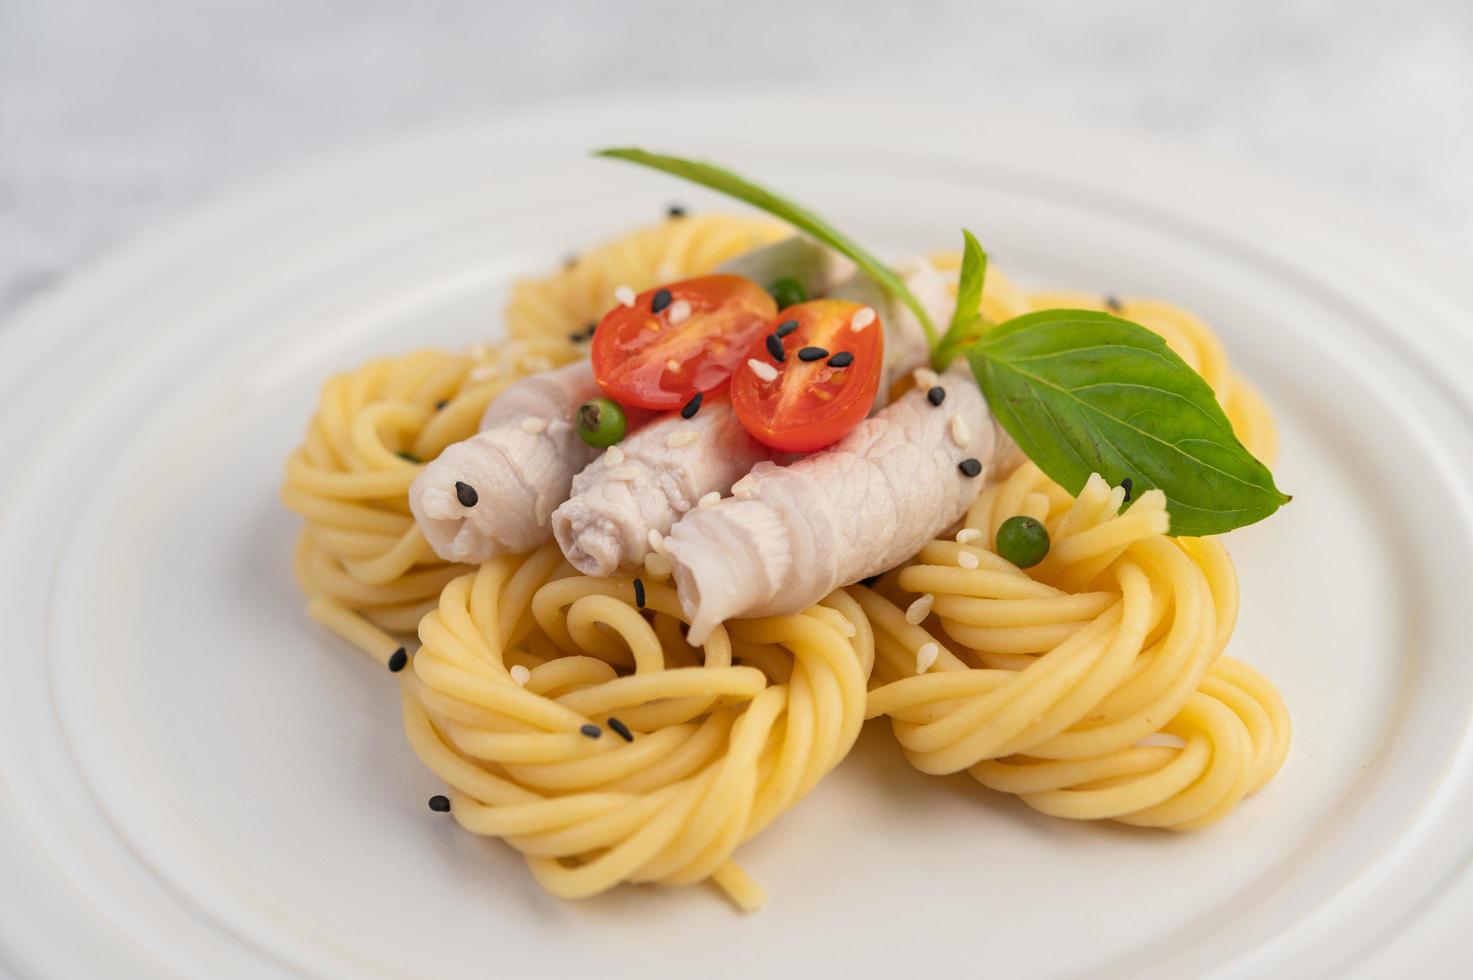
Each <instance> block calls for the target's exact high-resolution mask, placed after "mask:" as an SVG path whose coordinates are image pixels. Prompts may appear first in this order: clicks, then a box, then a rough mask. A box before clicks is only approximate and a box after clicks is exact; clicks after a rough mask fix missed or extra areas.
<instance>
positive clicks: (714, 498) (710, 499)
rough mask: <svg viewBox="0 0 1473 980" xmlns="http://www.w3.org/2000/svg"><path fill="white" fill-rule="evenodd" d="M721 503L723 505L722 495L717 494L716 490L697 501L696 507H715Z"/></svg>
mask: <svg viewBox="0 0 1473 980" xmlns="http://www.w3.org/2000/svg"><path fill="white" fill-rule="evenodd" d="M719 503H721V494H720V493H718V492H716V491H715V490H712V491H711V492H710V493H708V494H706V495H705V496H703V497H702V498H701V499H700V500H698V501H696V506H697V507H715V506H716V505H717V504H719Z"/></svg>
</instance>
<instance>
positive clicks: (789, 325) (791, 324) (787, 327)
mask: <svg viewBox="0 0 1473 980" xmlns="http://www.w3.org/2000/svg"><path fill="white" fill-rule="evenodd" d="M797 329H798V321H797V320H784V321H783V322H782V323H779V324H778V325H777V335H778V336H779V337H786V336H787V335H788V334H790V333H792V332H793V331H794V330H797Z"/></svg>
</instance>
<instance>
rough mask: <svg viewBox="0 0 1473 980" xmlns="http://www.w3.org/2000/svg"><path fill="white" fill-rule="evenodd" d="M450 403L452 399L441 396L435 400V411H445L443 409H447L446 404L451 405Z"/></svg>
mask: <svg viewBox="0 0 1473 980" xmlns="http://www.w3.org/2000/svg"><path fill="white" fill-rule="evenodd" d="M449 404H450V399H448V398H441V399H440V400H439V401H437V402H435V411H437V412H443V411H445V406H446V405H449Z"/></svg>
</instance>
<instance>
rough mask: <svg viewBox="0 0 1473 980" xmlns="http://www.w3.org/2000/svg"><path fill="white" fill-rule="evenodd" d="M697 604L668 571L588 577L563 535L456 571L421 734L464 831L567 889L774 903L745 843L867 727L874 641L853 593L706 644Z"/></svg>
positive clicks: (411, 698)
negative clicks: (645, 577) (745, 858)
mask: <svg viewBox="0 0 1473 980" xmlns="http://www.w3.org/2000/svg"><path fill="white" fill-rule="evenodd" d="M636 583H637V584H636ZM641 610H644V612H641ZM647 616H648V618H646V617H647ZM680 617H681V613H680V604H679V602H678V601H677V599H676V596H675V591H674V589H672V588H671V587H670V586H669V585H668V584H665V583H654V582H651V583H644V582H642V581H639V580H631V579H629V578H627V577H617V578H606V579H594V578H587V577H584V576H581V575H577V574H574V573H573V570H572V568H571V567H570V566H569V565H568V564H567V563H566V562H565V561H564V560H563V557H562V555H561V554H560V553H559V552H558V550H557V547H556V546H555V545H547V546H544V547H543V548H542V549H540V550H538V551H536V552H533V553H532V554H531V555H529V556H524V557H514V558H502V559H497V560H494V561H491V562H488V563H486V564H485V565H482V566H481V567H480V569H479V570H477V571H476V572H474V573H472V574H468V575H463V576H461V577H459V578H457V579H455V580H454V581H453V582H451V583H450V584H449V585H448V586H447V587H446V589H445V591H444V593H443V594H442V595H441V597H440V603H439V606H438V608H437V610H436V611H434V612H432V613H430V614H429V615H428V616H426V617H425V619H424V621H423V623H421V624H420V637H421V639H422V640H423V643H424V645H423V646H422V647H421V648H420V651H419V653H418V654H417V655H416V656H415V658H414V667H413V672H412V676H410V677H409V678H408V679H407V680H406V681H405V684H404V727H405V732H406V734H407V735H408V738H409V742H410V744H411V746H413V748H414V751H415V752H416V754H418V755H419V757H420V759H421V760H422V761H423V762H424V763H425V765H426V766H428V767H429V768H430V769H431V770H433V771H434V772H435V773H436V774H437V775H439V776H440V777H441V778H442V779H444V780H445V782H446V783H447V784H448V785H449V787H450V800H451V812H452V814H453V815H454V817H455V819H456V820H457V821H458V822H459V823H460V825H461V826H462V827H464V828H465V829H467V830H469V831H471V832H473V833H477V834H485V835H490V836H496V837H501V838H503V839H505V840H506V841H507V842H508V843H509V844H511V845H512V846H513V847H515V848H517V849H518V850H519V851H521V852H522V854H523V856H524V857H525V858H526V860H527V864H528V866H529V867H530V868H531V870H532V873H533V874H534V875H535V876H536V878H537V880H538V881H539V882H541V884H542V885H543V886H544V887H545V888H547V890H548V891H550V892H552V893H553V894H555V895H560V896H563V897H566V898H579V897H584V896H588V895H593V894H597V893H599V892H602V891H604V890H606V889H608V888H611V887H613V886H614V885H616V884H619V883H620V882H660V883H664V884H690V883H694V882H697V881H702V880H705V879H707V878H711V879H713V880H714V881H715V882H716V883H717V884H718V885H720V886H721V887H722V888H723V889H725V890H726V892H727V893H728V894H729V895H730V896H731V897H732V899H733V900H734V901H735V902H736V903H737V904H738V905H740V906H741V907H742V908H746V909H751V908H755V907H757V906H758V905H760V904H761V902H762V900H763V898H762V894H761V891H760V890H759V889H758V888H757V887H756V885H755V884H753V883H752V882H751V880H750V879H748V878H747V877H746V875H745V874H743V873H742V871H741V870H740V869H739V868H738V867H737V866H736V865H735V864H733V863H732V861H731V854H732V851H733V850H734V849H735V848H736V847H737V846H738V845H740V844H741V843H742V842H743V841H746V840H748V839H749V838H751V837H752V836H753V835H755V834H757V833H758V832H760V831H761V830H762V829H763V828H764V827H766V826H767V825H768V824H769V823H771V822H772V820H773V819H775V818H776V817H777V816H778V815H779V814H781V813H782V812H783V811H784V810H786V809H787V808H788V807H790V806H792V805H793V803H795V802H796V801H797V800H799V799H801V798H802V797H803V796H804V795H805V794H806V793H807V792H808V791H809V790H810V789H812V788H813V787H814V785H815V784H817V782H818V781H819V779H821V778H822V777H823V776H824V775H825V774H826V773H827V772H828V771H829V770H830V769H832V768H833V767H834V766H835V765H836V764H837V763H838V762H839V760H840V759H842V758H843V757H844V756H845V755H846V754H847V753H848V751H849V749H850V747H851V746H852V745H853V744H854V740H855V738H856V737H857V736H858V734H859V729H860V725H861V723H862V720H863V715H864V701H865V681H866V679H867V678H868V676H869V671H870V668H871V665H872V663H873V658H874V646H873V640H872V637H871V634H870V631H869V625H868V623H867V621H866V620H865V617H864V615H863V614H862V613H861V612H860V610H859V607H858V605H857V604H856V603H855V602H854V600H852V599H851V598H849V597H848V596H846V595H844V594H843V593H835V594H834V595H833V596H831V597H830V598H829V599H827V600H825V602H824V603H823V604H822V605H820V606H815V607H813V608H811V609H809V610H808V611H807V612H805V613H803V614H801V615H798V616H779V617H771V618H767V619H756V620H747V621H743V622H735V623H731V624H729V627H728V628H724V629H722V628H718V629H717V631H716V632H715V633H714V634H712V636H711V638H710V640H709V641H708V642H707V643H706V644H705V646H704V647H702V648H701V649H700V650H695V649H693V648H691V647H689V646H688V645H687V644H686V643H685V641H684V639H683V637H682V634H681V618H680ZM523 671H525V673H523ZM513 672H516V673H517V674H520V682H519V680H518V678H516V677H514V676H513Z"/></svg>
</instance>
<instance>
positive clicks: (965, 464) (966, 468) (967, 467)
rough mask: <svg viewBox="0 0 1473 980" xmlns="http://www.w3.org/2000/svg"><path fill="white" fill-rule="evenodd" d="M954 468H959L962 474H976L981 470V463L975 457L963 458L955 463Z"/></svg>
mask: <svg viewBox="0 0 1473 980" xmlns="http://www.w3.org/2000/svg"><path fill="white" fill-rule="evenodd" d="M956 468H957V469H959V470H961V471H962V474H963V475H964V476H976V475H977V474H978V473H981V472H982V464H981V463H980V462H978V461H977V460H975V459H964V460H962V461H961V462H960V463H957V464H956Z"/></svg>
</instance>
